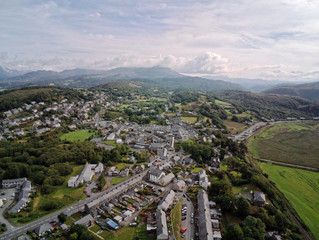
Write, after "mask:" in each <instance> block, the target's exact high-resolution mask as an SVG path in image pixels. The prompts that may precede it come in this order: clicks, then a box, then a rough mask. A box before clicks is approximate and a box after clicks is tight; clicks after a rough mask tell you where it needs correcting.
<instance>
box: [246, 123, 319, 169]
mask: <svg viewBox="0 0 319 240" xmlns="http://www.w3.org/2000/svg"><path fill="white" fill-rule="evenodd" d="M318 142H319V124H318V123H281V124H277V125H275V126H272V127H270V128H268V129H266V130H265V131H263V132H261V133H259V134H258V135H256V136H255V137H254V138H252V139H250V140H249V144H248V146H249V150H250V152H251V153H252V154H253V156H255V157H260V158H265V159H269V160H274V161H279V162H285V163H292V164H297V165H304V166H309V167H319V161H318V156H319V144H318Z"/></svg>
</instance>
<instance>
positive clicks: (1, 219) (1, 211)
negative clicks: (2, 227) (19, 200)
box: [0, 188, 17, 232]
mask: <svg viewBox="0 0 319 240" xmlns="http://www.w3.org/2000/svg"><path fill="white" fill-rule="evenodd" d="M16 191H17V190H16V189H15V188H7V189H1V190H0V192H6V194H5V195H0V198H2V199H4V198H5V199H7V202H6V204H4V206H3V207H2V208H0V223H5V224H6V225H7V229H8V230H7V231H8V232H11V231H13V230H15V227H14V226H12V225H11V223H10V222H9V221H8V220H7V219H5V217H4V216H3V214H4V212H5V210H6V209H7V208H8V207H9V206H10V205H11V203H12V202H13V201H14V200H13V199H11V196H12V193H16Z"/></svg>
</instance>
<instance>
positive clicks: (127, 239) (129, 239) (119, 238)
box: [99, 227, 136, 240]
mask: <svg viewBox="0 0 319 240" xmlns="http://www.w3.org/2000/svg"><path fill="white" fill-rule="evenodd" d="M135 233H136V227H122V228H120V229H119V230H117V231H116V232H114V233H111V232H108V231H103V232H102V233H100V234H99V235H100V236H101V237H103V238H104V239H107V240H133V239H134V237H135Z"/></svg>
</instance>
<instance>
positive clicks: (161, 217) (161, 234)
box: [156, 208, 168, 240]
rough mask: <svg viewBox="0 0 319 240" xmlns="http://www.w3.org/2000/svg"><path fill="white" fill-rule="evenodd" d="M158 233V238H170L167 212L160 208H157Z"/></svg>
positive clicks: (166, 239) (163, 239)
mask: <svg viewBox="0 0 319 240" xmlns="http://www.w3.org/2000/svg"><path fill="white" fill-rule="evenodd" d="M156 235H157V236H156V239H157V240H168V229H167V222H166V214H165V212H164V211H163V210H162V209H159V208H157V210H156Z"/></svg>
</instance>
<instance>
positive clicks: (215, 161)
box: [209, 157, 220, 169]
mask: <svg viewBox="0 0 319 240" xmlns="http://www.w3.org/2000/svg"><path fill="white" fill-rule="evenodd" d="M209 165H210V166H212V168H214V169H217V168H220V159H219V158H218V157H212V158H211V159H210V162H209Z"/></svg>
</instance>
